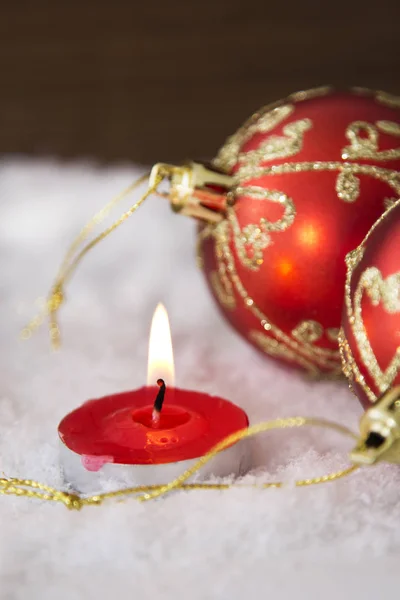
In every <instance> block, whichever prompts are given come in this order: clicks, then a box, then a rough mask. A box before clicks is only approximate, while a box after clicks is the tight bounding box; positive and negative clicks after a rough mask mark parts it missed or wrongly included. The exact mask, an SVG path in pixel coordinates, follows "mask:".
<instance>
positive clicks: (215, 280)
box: [210, 263, 236, 310]
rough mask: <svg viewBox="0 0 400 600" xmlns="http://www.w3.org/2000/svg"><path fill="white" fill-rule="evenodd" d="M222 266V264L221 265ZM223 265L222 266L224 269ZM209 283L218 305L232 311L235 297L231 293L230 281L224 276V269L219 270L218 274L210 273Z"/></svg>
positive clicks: (234, 305)
mask: <svg viewBox="0 0 400 600" xmlns="http://www.w3.org/2000/svg"><path fill="white" fill-rule="evenodd" d="M222 264H223V263H222ZM224 266H225V265H223V267H224ZM210 283H211V285H212V288H213V290H214V293H215V295H216V296H217V298H218V301H219V302H220V304H221V305H222V306H223V307H224V308H226V309H227V310H233V309H234V308H236V300H235V295H234V293H233V286H232V283H231V281H230V280H229V278H228V277H227V275H226V271H225V269H224V268H223V269H221V270H219V271H218V272H217V271H212V273H211V274H210Z"/></svg>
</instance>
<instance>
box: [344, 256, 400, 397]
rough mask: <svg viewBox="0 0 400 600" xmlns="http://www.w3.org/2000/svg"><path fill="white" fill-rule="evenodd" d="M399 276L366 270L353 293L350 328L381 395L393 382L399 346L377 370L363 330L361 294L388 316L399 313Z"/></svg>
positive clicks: (399, 360)
mask: <svg viewBox="0 0 400 600" xmlns="http://www.w3.org/2000/svg"><path fill="white" fill-rule="evenodd" d="M399 291H400V273H396V274H394V275H390V277H388V278H387V279H383V278H382V274H381V272H380V271H379V269H377V268H376V267H369V268H368V269H366V270H365V271H364V272H363V273H362V275H361V277H360V280H359V282H358V285H357V288H356V291H355V294H354V310H353V317H354V318H353V319H352V320H351V328H352V331H353V334H354V337H355V339H356V342H357V347H358V350H359V352H360V356H361V360H362V361H363V363H364V365H365V367H366V368H367V369H368V372H369V374H370V375H371V377H372V378H373V380H374V383H375V385H376V386H377V388H378V389H379V391H380V392H381V393H383V392H385V391H386V390H387V389H388V388H389V387H390V386H391V385H392V383H393V381H394V379H395V377H396V375H397V373H398V371H399V368H400V346H399V347H398V348H397V350H396V352H395V354H394V356H393V358H392V360H391V361H390V363H389V365H388V367H387V368H386V369H385V370H384V371H382V369H381V368H380V366H379V364H378V361H377V359H376V356H375V354H374V351H373V349H372V346H371V344H370V341H369V339H368V333H367V331H366V329H365V326H364V322H363V317H362V308H361V303H362V300H363V296H364V293H366V294H367V296H368V297H369V298H370V299H371V302H372V305H373V306H378V305H379V304H382V305H383V308H384V310H385V311H386V312H388V313H389V314H393V313H398V312H400V299H399Z"/></svg>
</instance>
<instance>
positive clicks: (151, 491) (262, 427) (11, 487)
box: [0, 417, 358, 510]
mask: <svg viewBox="0 0 400 600" xmlns="http://www.w3.org/2000/svg"><path fill="white" fill-rule="evenodd" d="M304 426H316V427H323V428H326V429H332V430H335V431H337V432H339V433H342V434H343V435H346V436H348V437H351V438H352V439H353V440H357V439H358V436H357V435H356V434H355V433H353V432H352V431H351V430H350V429H348V428H347V427H345V426H344V425H340V424H338V423H334V422H332V421H327V420H325V419H318V418H313V417H289V418H286V419H276V420H274V421H263V422H261V423H258V424H256V425H252V426H250V427H248V428H246V429H242V430H240V431H238V432H236V433H233V434H231V435H229V436H227V437H226V438H224V439H223V440H222V441H221V442H219V443H218V444H216V445H215V446H214V448H212V449H211V450H210V451H209V452H207V454H205V455H204V456H202V457H201V458H200V459H199V460H198V461H197V462H196V463H195V464H194V465H193V467H191V468H190V469H187V470H186V471H185V472H184V473H182V474H181V475H179V477H177V478H176V479H174V480H173V481H170V482H169V483H166V484H159V485H145V486H143V485H142V486H135V487H130V488H123V489H120V490H115V491H113V492H104V493H102V494H96V495H94V496H81V495H79V494H76V493H71V492H65V491H62V490H57V489H55V488H53V487H50V486H47V485H45V484H42V483H39V482H37V481H33V480H32V479H17V478H2V479H0V494H2V495H8V496H11V495H12V496H20V497H25V498H36V499H39V500H43V501H46V502H59V503H61V504H63V505H64V506H65V507H66V508H68V509H69V510H81V509H82V508H84V507H85V506H99V505H100V504H103V503H104V502H105V501H106V500H111V499H118V500H121V499H124V498H127V497H128V496H132V497H133V498H134V499H135V500H137V501H138V502H146V501H148V500H153V499H155V498H159V497H161V496H165V495H167V494H168V493H169V492H171V491H173V490H184V491H189V490H228V489H232V488H249V487H250V488H258V489H269V488H281V487H283V486H284V483H283V482H281V481H275V482H268V483H262V484H244V483H207V482H199V483H187V480H188V479H189V478H190V477H191V476H192V475H194V474H195V473H196V472H197V471H199V470H200V469H201V468H202V467H203V466H204V465H205V464H206V463H208V462H209V461H210V460H211V459H212V458H214V456H216V455H217V454H219V453H220V452H222V451H223V450H225V449H226V448H228V447H229V446H231V445H232V444H234V443H237V442H239V441H241V440H244V439H246V438H250V437H253V436H255V435H257V434H259V433H262V432H265V431H271V430H273V429H288V428H298V427H304ZM357 469H358V465H349V466H348V467H347V468H345V469H342V470H340V471H336V472H333V473H329V474H326V475H322V476H317V477H311V478H307V479H298V480H297V481H296V482H295V485H296V486H297V487H305V486H310V485H317V484H320V483H328V482H330V481H335V480H337V479H341V478H343V477H346V476H347V475H350V474H351V473H354V471H356V470H357Z"/></svg>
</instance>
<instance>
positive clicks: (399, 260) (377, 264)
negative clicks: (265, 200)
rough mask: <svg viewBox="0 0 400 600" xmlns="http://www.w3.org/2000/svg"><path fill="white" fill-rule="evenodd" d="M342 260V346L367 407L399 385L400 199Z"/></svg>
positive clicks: (352, 381)
mask: <svg viewBox="0 0 400 600" xmlns="http://www.w3.org/2000/svg"><path fill="white" fill-rule="evenodd" d="M399 129H400V128H399ZM346 262H347V269H348V271H347V281H346V292H345V307H344V311H343V321H342V330H341V332H340V348H341V352H342V359H343V367H344V371H345V374H346V375H347V377H348V378H349V382H350V385H351V387H352V388H353V390H354V391H355V393H356V394H357V396H358V397H359V398H360V400H361V402H362V404H363V406H364V407H366V408H367V407H368V406H370V405H371V403H374V402H375V401H376V400H377V399H378V398H379V397H380V396H381V395H382V394H383V393H384V392H386V391H387V390H388V389H389V388H391V387H393V386H394V385H398V384H400V200H399V201H398V202H396V203H394V204H393V206H392V207H391V208H390V209H389V210H388V211H387V212H386V213H385V214H384V215H383V216H382V217H381V218H380V219H379V220H378V221H377V223H376V224H375V225H374V226H373V227H372V229H371V230H370V232H369V233H368V235H367V237H366V238H365V240H364V241H363V243H362V244H361V245H360V246H359V247H358V248H357V249H356V250H354V251H353V252H350V254H349V255H348V256H347V259H346Z"/></svg>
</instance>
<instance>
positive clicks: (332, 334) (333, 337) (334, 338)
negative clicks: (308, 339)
mask: <svg viewBox="0 0 400 600" xmlns="http://www.w3.org/2000/svg"><path fill="white" fill-rule="evenodd" d="M326 336H327V338H328V340H330V341H331V342H334V343H335V344H337V342H338V338H339V327H328V329H327V330H326Z"/></svg>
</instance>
